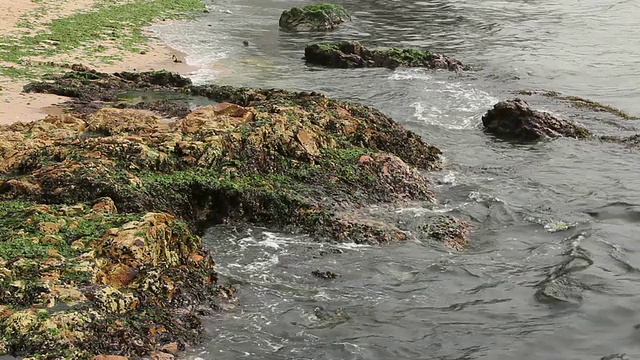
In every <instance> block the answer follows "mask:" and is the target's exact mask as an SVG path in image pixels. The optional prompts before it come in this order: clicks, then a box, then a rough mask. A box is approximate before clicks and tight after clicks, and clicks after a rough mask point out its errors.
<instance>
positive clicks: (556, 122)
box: [482, 99, 591, 141]
mask: <svg viewBox="0 0 640 360" xmlns="http://www.w3.org/2000/svg"><path fill="white" fill-rule="evenodd" d="M482 124H483V125H484V128H485V131H487V132H489V133H492V134H494V135H496V136H498V137H501V138H508V139H514V140H525V141H526V140H538V139H541V138H546V137H549V138H557V137H571V138H576V139H583V138H586V137H588V136H589V135H591V133H590V132H589V130H587V129H586V128H584V127H582V126H580V125H578V124H576V123H573V122H571V121H568V120H564V119H561V118H559V117H557V116H555V115H553V114H550V113H548V112H543V111H538V110H533V109H531V107H529V104H528V103H527V102H526V101H524V100H522V99H514V100H506V101H501V102H499V103H497V104H495V105H494V106H493V109H491V110H489V111H488V112H487V113H486V114H485V115H484V116H483V117H482Z"/></svg>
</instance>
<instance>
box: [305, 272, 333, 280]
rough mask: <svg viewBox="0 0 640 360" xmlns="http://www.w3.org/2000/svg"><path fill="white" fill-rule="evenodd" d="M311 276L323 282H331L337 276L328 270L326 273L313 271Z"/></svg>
mask: <svg viewBox="0 0 640 360" xmlns="http://www.w3.org/2000/svg"><path fill="white" fill-rule="evenodd" d="M311 274H312V275H313V276H315V277H317V278H320V279H324V280H333V279H336V278H337V277H338V274H336V273H334V272H332V271H328V270H327V271H320V270H314V271H313V272H311Z"/></svg>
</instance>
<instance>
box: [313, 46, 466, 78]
mask: <svg viewBox="0 0 640 360" xmlns="http://www.w3.org/2000/svg"><path fill="white" fill-rule="evenodd" d="M304 53H305V59H306V61H307V62H308V63H310V64H315V65H322V66H327V67H332V68H363V67H387V68H397V67H425V68H430V69H446V70H451V71H462V70H465V69H466V67H465V66H464V65H463V64H462V62H461V61H459V60H457V59H454V58H452V57H447V56H444V55H439V54H434V53H431V52H429V51H426V50H416V49H387V50H370V49H367V48H366V47H363V46H362V45H360V43H359V42H357V41H345V42H339V43H333V44H313V45H309V46H307V47H306V48H305V51H304Z"/></svg>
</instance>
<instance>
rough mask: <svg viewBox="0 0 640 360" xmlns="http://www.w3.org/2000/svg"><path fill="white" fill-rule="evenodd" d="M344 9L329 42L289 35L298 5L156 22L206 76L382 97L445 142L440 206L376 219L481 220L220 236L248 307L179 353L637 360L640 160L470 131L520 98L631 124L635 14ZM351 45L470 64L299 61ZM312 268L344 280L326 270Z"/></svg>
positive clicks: (223, 257)
mask: <svg viewBox="0 0 640 360" xmlns="http://www.w3.org/2000/svg"><path fill="white" fill-rule="evenodd" d="M340 3H342V4H343V5H344V6H345V7H346V8H348V9H349V10H350V11H351V12H352V13H353V15H354V16H353V20H354V21H353V22H352V23H350V24H347V25H346V26H344V27H342V28H340V29H339V30H337V31H334V32H331V33H302V34H300V33H298V34H294V33H285V32H280V31H278V28H277V20H278V17H279V14H280V13H281V12H282V10H284V9H287V8H290V7H291V6H294V5H302V4H304V3H303V2H297V1H290V0H282V1H276V0H260V1H257V0H233V1H232V0H219V1H216V2H215V3H210V4H209V9H210V13H209V14H203V15H202V16H201V17H199V18H197V19H195V20H194V21H189V22H181V23H173V24H170V25H168V26H162V27H155V28H154V30H155V31H156V32H157V34H158V36H159V37H160V38H161V39H164V40H165V41H167V42H169V43H170V44H171V45H172V46H174V47H177V48H178V49H179V50H182V51H184V52H186V53H187V54H188V55H189V56H188V61H189V62H191V63H193V64H196V65H199V66H201V67H202V69H201V70H198V71H197V72H195V73H194V74H192V76H193V78H194V79H195V81H196V82H201V83H202V82H211V81H214V82H216V83H223V84H232V85H243V86H259V87H269V88H271V87H280V88H286V89H291V90H315V91H321V92H324V93H326V94H327V95H329V96H333V97H339V98H343V99H349V100H354V101H358V102H362V103H365V104H367V105H372V106H375V107H376V108H378V109H380V110H382V111H383V112H385V113H386V114H388V115H390V116H392V117H393V118H394V119H395V120H397V121H398V122H400V123H401V124H403V125H404V126H406V127H407V128H409V129H411V130H413V131H415V132H417V133H418V134H420V135H421V136H422V137H423V138H424V139H425V140H426V141H427V142H429V143H430V144H433V145H436V146H438V147H440V148H441V149H442V150H443V152H444V156H445V157H446V162H447V167H446V169H445V170H443V171H442V172H438V173H434V174H432V176H433V178H434V180H436V182H437V183H439V184H440V185H439V186H438V188H437V192H438V197H439V199H440V200H441V204H440V205H439V206H438V207H437V208H436V209H433V208H425V207H422V206H421V205H420V204H414V205H412V206H406V207H405V208H394V209H379V210H378V213H376V214H375V216H377V217H379V218H381V219H385V220H387V221H391V222H397V223H402V222H407V221H415V219H417V218H419V217H420V216H427V215H429V212H433V211H439V212H442V213H450V214H453V215H456V216H460V217H463V218H466V219H470V220H471V221H472V223H473V225H474V234H473V243H472V248H471V249H470V251H468V252H464V253H456V252H449V251H447V250H446V249H444V248H442V247H441V246H440V245H439V244H435V243H429V242H420V243H414V242H410V243H400V244H392V245H389V246H383V247H362V246H355V245H353V244H343V245H329V244H320V243H316V242H314V241H312V240H311V239H308V238H306V237H305V236H303V235H295V236H294V235H289V234H282V233H278V232H274V231H272V230H269V229H259V228H229V227H215V228H212V229H209V231H208V232H207V233H206V234H205V238H204V239H205V242H206V244H207V246H208V247H209V248H210V249H211V250H212V251H213V253H214V256H215V259H216V261H217V263H218V265H219V270H220V273H221V274H222V275H223V281H226V282H229V283H233V284H235V286H236V287H237V288H238V290H239V292H238V298H239V302H238V304H236V306H235V307H234V308H232V309H229V311H227V312H223V313H220V314H218V315H216V316H214V317H212V318H210V319H207V322H206V324H205V325H206V328H207V330H208V333H209V335H210V338H211V340H210V341H209V342H207V343H205V344H204V345H203V346H202V347H201V348H197V349H194V350H193V351H192V352H191V353H189V354H188V358H190V359H196V358H198V357H200V358H202V359H240V358H252V359H576V360H577V359H581V360H582V359H601V358H603V357H604V358H605V359H607V358H608V359H614V358H616V357H614V355H615V354H619V356H618V357H617V358H618V359H621V358H625V359H640V333H639V331H640V330H638V328H637V324H640V312H639V311H638V310H640V302H639V301H638V294H639V293H640V258H639V257H638V253H639V251H640V244H639V243H638V241H637V237H638V234H639V231H638V230H640V226H639V225H640V168H639V167H638V166H637V164H638V163H640V151H638V150H633V149H627V148H624V147H623V146H621V145H617V144H601V143H598V142H595V141H576V140H569V139H559V140H554V141H542V142H539V143H535V144H511V143H506V142H503V141H499V140H497V139H494V138H492V137H491V136H488V135H486V134H484V133H483V132H482V130H481V128H480V126H479V125H480V118H481V116H482V114H483V113H484V112H485V111H486V110H487V109H489V108H490V107H491V106H492V105H493V104H494V103H495V102H497V101H499V100H502V99H507V98H513V97H515V96H516V95H515V93H516V92H517V91H518V90H522V89H547V90H554V91H560V92H562V93H564V94H567V95H577V96H582V97H586V98H590V99H593V100H596V101H600V102H604V103H608V104H611V105H614V106H616V107H619V108H620V109H622V110H624V111H626V112H628V113H630V114H632V115H636V116H637V115H640V101H638V99H639V97H640V90H639V88H638V86H637V84H638V83H639V82H640V72H639V71H638V70H637V69H638V68H639V65H640V40H639V39H640V37H638V36H637V34H638V33H640V21H638V18H639V17H640V3H638V2H634V1H611V0H600V1H595V0H581V1H578V0H560V1H542V0H540V1H535V0H528V1H525V0H519V1H493V0H485V1H471V0H459V1H444V0H431V1H392V0H386V1H382V0H378V1H374V0H360V1H356V0H345V1H341V2H340ZM341 39H356V40H359V41H361V42H362V43H363V44H365V45H366V46H372V47H377V46H382V47H389V46H401V47H409V46H412V47H424V48H429V49H432V50H434V51H436V52H442V53H445V54H447V55H451V56H455V57H457V58H459V59H461V60H462V61H463V62H465V63H468V64H471V65H472V66H474V67H476V68H477V69H479V70H478V71H476V72H472V73H468V74H463V75H458V74H453V73H450V72H445V71H425V70H420V69H398V70H388V69H358V70H335V69H334V70H331V69H322V68H317V67H309V66H306V65H305V64H304V61H303V60H302V56H303V49H304V46H305V45H306V44H307V43H309V42H314V41H329V40H341ZM243 40H247V41H249V43H250V45H249V46H248V47H245V46H243V45H242V41H243ZM527 100H528V101H530V102H531V104H532V105H533V106H534V107H536V108H539V109H544V110H548V111H552V112H555V113H559V114H561V115H563V116H565V117H568V118H571V119H573V120H575V121H578V122H580V123H582V124H584V125H585V126H587V127H589V128H590V129H593V130H594V131H596V132H597V133H599V134H620V135H624V134H634V133H640V131H638V130H637V127H638V123H637V121H624V120H620V119H616V118H615V117H613V116H610V115H607V114H605V113H595V112H590V111H587V110H584V109H577V108H572V107H570V106H569V105H567V104H562V103H559V102H557V101H556V100H554V99H549V98H544V97H533V98H527ZM316 269H317V270H321V271H327V270H329V271H332V272H335V273H337V274H339V275H340V276H339V277H338V278H337V279H334V280H323V279H319V278H316V277H314V276H313V275H312V274H311V272H312V271H313V270H316ZM622 354H626V355H625V356H624V357H623V356H622Z"/></svg>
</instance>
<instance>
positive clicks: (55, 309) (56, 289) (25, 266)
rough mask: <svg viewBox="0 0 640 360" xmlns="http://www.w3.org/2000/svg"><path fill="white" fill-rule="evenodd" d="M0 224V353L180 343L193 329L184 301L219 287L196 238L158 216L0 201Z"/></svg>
mask: <svg viewBox="0 0 640 360" xmlns="http://www.w3.org/2000/svg"><path fill="white" fill-rule="evenodd" d="M0 228H1V229H2V230H0V343H1V344H3V346H2V348H1V349H0V350H1V351H0V355H2V354H6V353H9V354H14V355H25V354H27V355H30V356H39V357H37V358H43V359H53V358H56V359H89V358H91V357H92V356H93V355H97V354H118V355H124V356H133V357H137V356H143V355H146V354H149V353H150V352H152V351H160V352H162V351H163V350H164V349H166V348H167V346H176V347H177V348H184V347H185V345H187V344H191V343H193V342H195V341H196V340H197V339H198V337H199V336H201V335H202V327H201V326H200V324H199V320H198V319H197V317H196V316H195V315H194V314H193V313H192V312H191V311H190V308H191V307H192V306H203V305H207V304H208V305H209V308H211V307H212V306H215V305H216V301H220V299H221V298H226V297H228V295H229V293H228V291H227V290H225V289H223V288H221V287H218V285H217V284H216V283H217V274H216V272H215V267H214V264H213V261H212V259H211V257H210V255H209V254H207V253H206V252H204V250H203V249H202V244H201V242H200V238H198V237H197V236H194V235H191V234H190V233H189V231H188V229H187V227H186V225H185V224H183V223H181V222H180V221H177V220H175V219H174V218H173V216H171V215H168V214H162V213H147V214H121V213H118V212H117V210H116V209H115V207H114V206H113V202H112V201H111V200H110V199H100V200H98V201H97V202H96V203H95V204H93V206H89V205H83V204H76V205H73V206H66V205H55V206H53V205H36V204H32V203H24V202H19V201H0ZM177 324H181V325H180V326H177ZM114 345H117V347H116V348H114V347H113V346H114Z"/></svg>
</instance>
